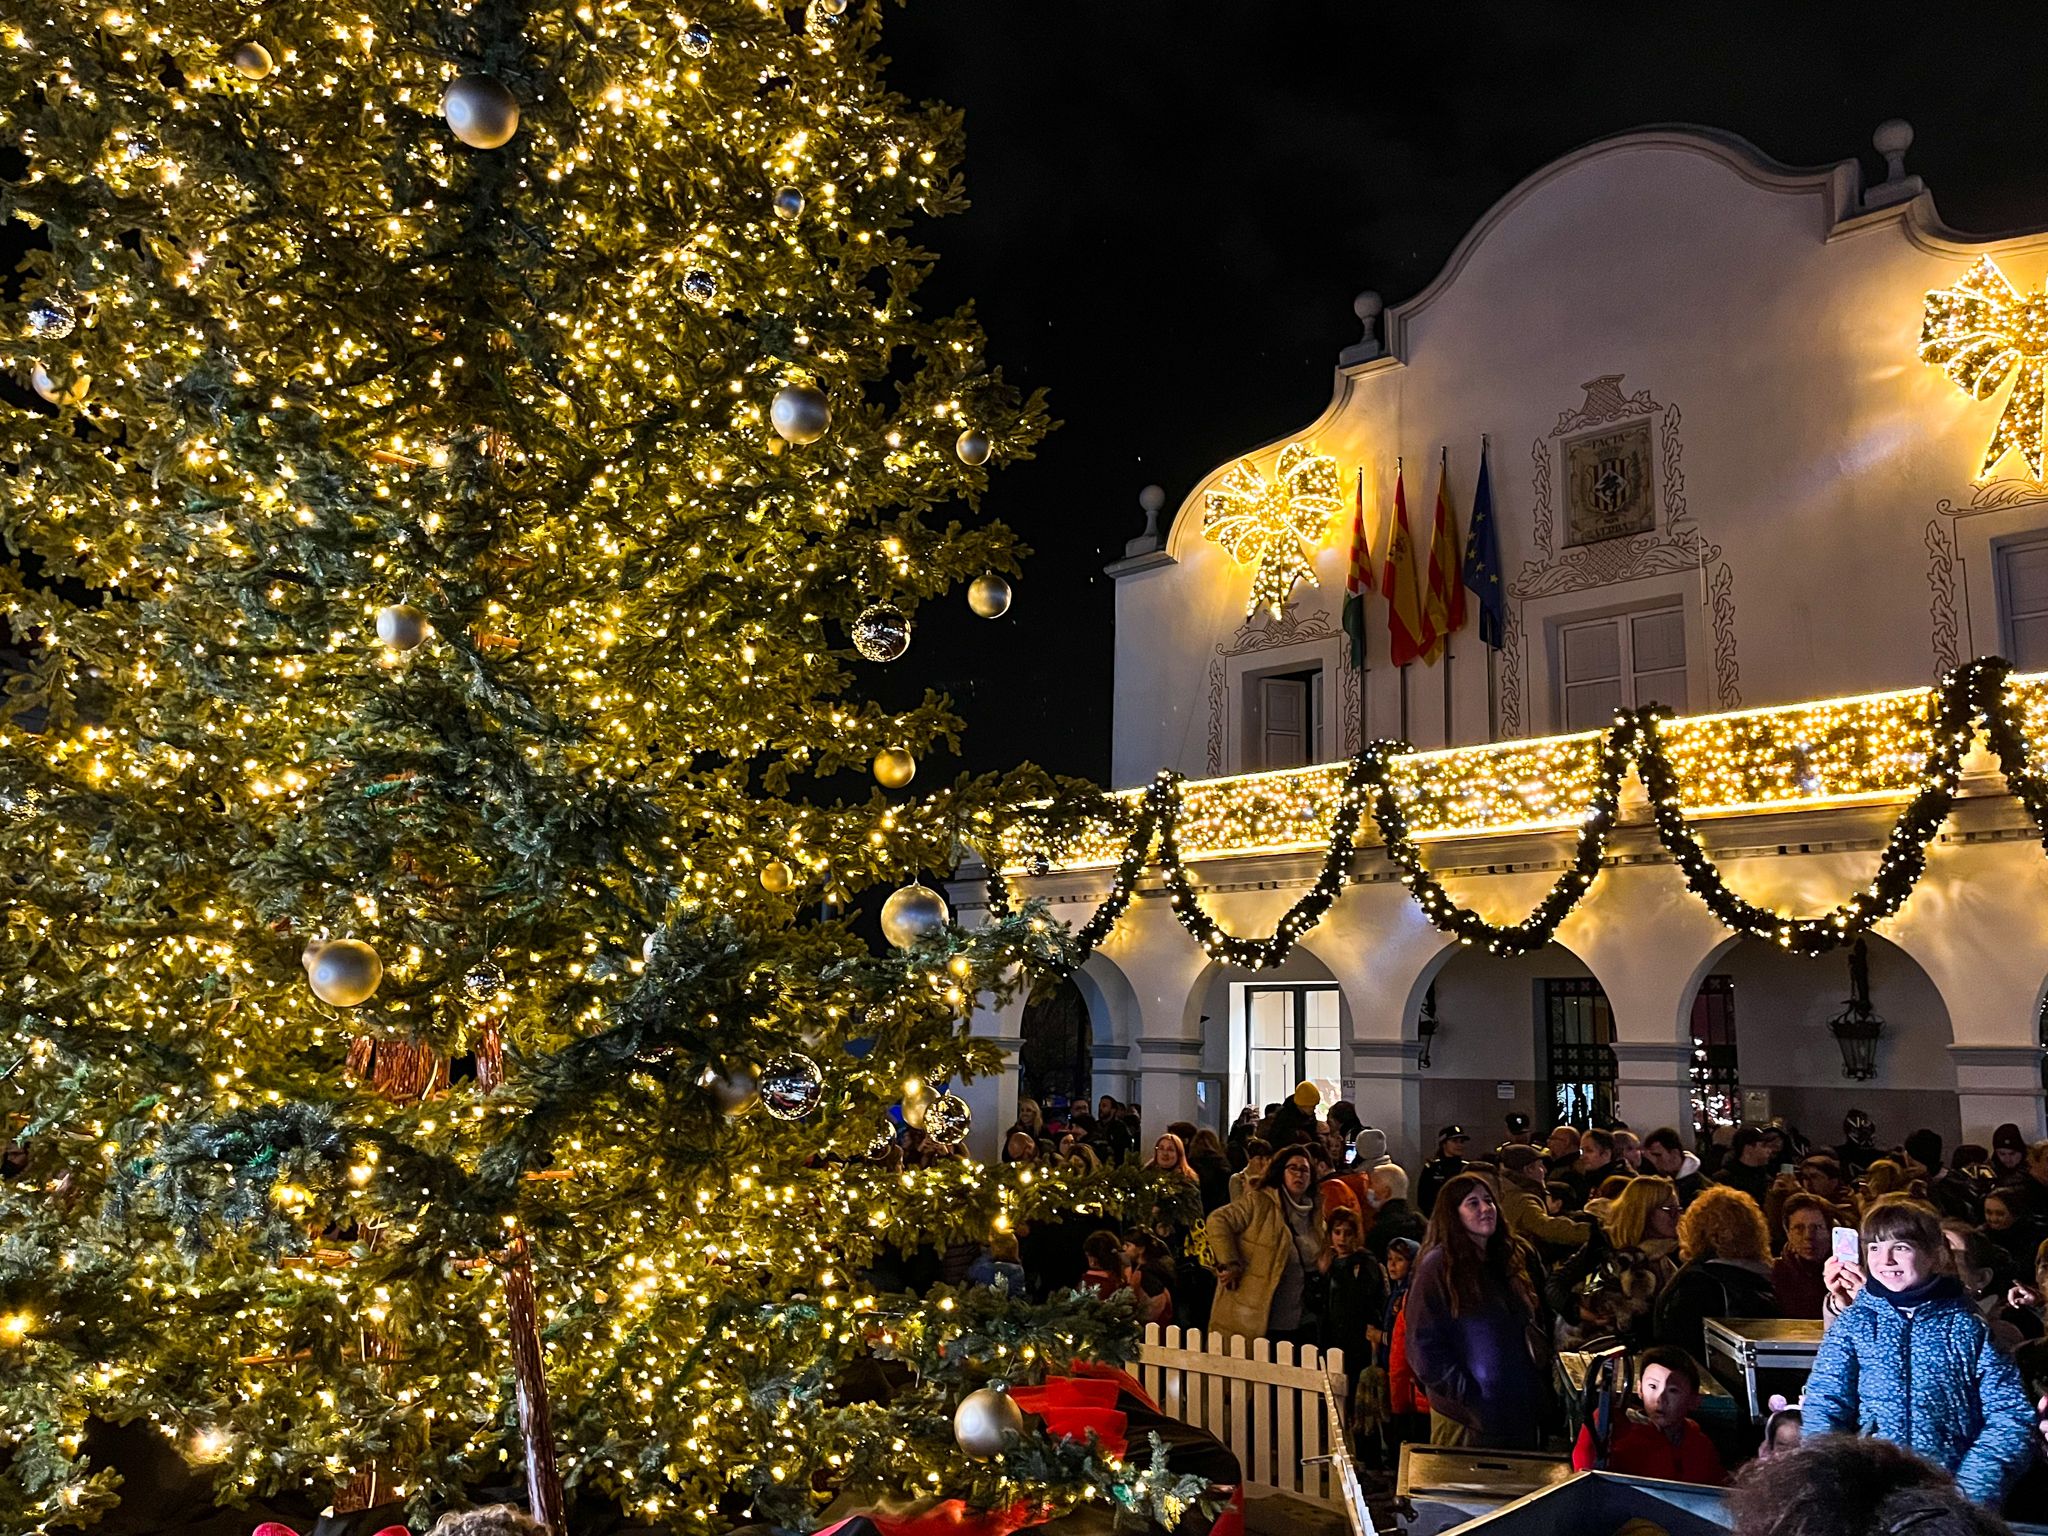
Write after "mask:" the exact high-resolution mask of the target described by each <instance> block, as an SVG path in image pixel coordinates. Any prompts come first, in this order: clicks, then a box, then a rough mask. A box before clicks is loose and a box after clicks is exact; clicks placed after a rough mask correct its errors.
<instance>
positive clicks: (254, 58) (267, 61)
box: [234, 42, 277, 80]
mask: <svg viewBox="0 0 2048 1536" xmlns="http://www.w3.org/2000/svg"><path fill="white" fill-rule="evenodd" d="M276 62H277V61H276V60H274V59H273V58H271V56H270V50H269V49H268V48H266V47H264V46H263V45H262V44H261V43H258V42H247V43H244V44H242V46H241V47H239V48H237V49H236V50H235V52H234V65H235V73H236V74H238V75H240V76H242V77H243V78H244V79H246V80H261V79H262V78H264V76H266V75H268V74H269V73H270V71H271V70H272V69H273V68H275V67H276Z"/></svg>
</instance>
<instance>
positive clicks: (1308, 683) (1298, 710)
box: [1245, 667, 1323, 771]
mask: <svg viewBox="0 0 2048 1536" xmlns="http://www.w3.org/2000/svg"><path fill="white" fill-rule="evenodd" d="M1246 681H1247V685H1248V686H1249V688H1250V690H1251V696H1250V699H1249V701H1248V702H1249V705H1250V711H1249V713H1250V719H1249V720H1248V721H1247V722H1246V726H1247V729H1246V731H1245V742H1246V745H1247V747H1248V749H1249V750H1248V754H1247V755H1248V756H1250V757H1252V758H1253V759H1254V761H1252V762H1250V763H1248V764H1247V765H1246V768H1247V771H1255V770H1258V769H1262V768H1306V767H1307V766H1308V765H1309V764H1311V763H1316V762H1320V761H1322V751H1323V741H1322V736H1323V721H1322V713H1323V711H1322V692H1323V669H1322V668H1321V667H1311V668H1309V669H1307V670H1306V671H1301V672H1279V673H1269V674H1267V675H1266V676H1264V677H1253V678H1248V679H1247V680H1246Z"/></svg>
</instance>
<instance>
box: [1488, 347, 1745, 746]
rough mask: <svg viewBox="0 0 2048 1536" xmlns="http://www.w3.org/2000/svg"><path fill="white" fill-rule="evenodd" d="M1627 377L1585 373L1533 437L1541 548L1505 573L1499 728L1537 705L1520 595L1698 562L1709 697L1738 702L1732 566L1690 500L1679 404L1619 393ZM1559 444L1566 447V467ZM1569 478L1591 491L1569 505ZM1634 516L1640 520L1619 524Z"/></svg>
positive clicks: (1726, 705)
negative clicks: (1646, 462) (1565, 481)
mask: <svg viewBox="0 0 2048 1536" xmlns="http://www.w3.org/2000/svg"><path fill="white" fill-rule="evenodd" d="M1622 377H1623V376H1622V375H1621V374H1618V373H1610V374H1602V375H1601V376H1600V377H1598V378H1595V379H1589V380H1588V381H1587V382H1586V383H1585V384H1583V385H1582V386H1580V387H1581V388H1583V389H1584V390H1585V392H1586V398H1585V400H1584V401H1583V402H1582V403H1580V404H1579V405H1578V406H1577V407H1575V408H1574V409H1571V410H1567V411H1560V412H1559V413H1558V417H1557V425H1556V426H1554V427H1552V428H1551V429H1550V432H1549V434H1548V435H1547V436H1544V437H1539V438H1537V439H1536V441H1535V442H1534V443H1533V444H1531V446H1530V459H1531V461H1532V462H1531V475H1532V489H1533V491H1534V493H1535V496H1534V510H1533V513H1532V516H1531V519H1530V527H1531V532H1532V533H1533V534H1534V536H1535V547H1536V551H1537V558H1536V559H1534V560H1528V561H1524V562H1523V565H1522V569H1521V571H1520V572H1519V573H1518V574H1517V575H1516V576H1515V578H1514V580H1512V581H1511V582H1509V584H1508V596H1509V598H1510V599H1512V601H1511V602H1510V603H1509V605H1508V622H1507V633H1506V635H1505V636H1504V637H1503V638H1504V640H1505V644H1504V645H1503V647H1502V655H1501V701H1500V719H1501V733H1502V735H1504V736H1521V735H1524V734H1526V733H1527V732H1528V731H1529V730H1530V729H1531V728H1532V727H1533V724H1534V717H1535V714H1536V711H1535V710H1534V709H1533V708H1532V707H1531V701H1530V700H1529V699H1528V698H1527V697H1526V696H1525V695H1526V689H1527V678H1528V667H1527V665H1526V657H1525V656H1524V654H1523V651H1524V647H1525V646H1526V645H1527V644H1528V643H1529V641H1528V633H1527V631H1526V629H1525V628H1524V626H1523V624H1522V622H1521V618H1520V605H1521V604H1522V603H1524V602H1526V601H1528V600H1529V599H1531V598H1539V597H1551V596H1554V595H1556V594H1558V593H1560V592H1586V591H1592V590H1594V589H1596V588H1599V587H1606V586H1613V585H1615V584H1616V583H1618V582H1625V581H1634V580H1636V579H1638V578H1640V577H1644V576H1655V575H1660V574H1663V573H1665V572H1669V571H1690V570H1701V571H1704V572H1705V575H1706V585H1707V602H1708V605H1709V613H1708V619H1709V622H1710V625H1711V627H1712V630H1713V637H1714V654H1713V674H1712V675H1713V686H1714V707H1715V708H1717V709H1738V708H1740V707H1741V705H1742V680H1741V669H1740V667H1739V666H1738V664H1737V661H1736V651H1735V572H1734V570H1733V569H1732V568H1731V567H1730V566H1729V565H1728V563H1727V562H1726V561H1725V560H1723V559H1722V558H1721V546H1720V545H1718V544H1715V543H1713V542H1711V541H1710V540H1709V539H1708V538H1707V537H1706V536H1705V535H1704V534H1703V533H1702V532H1701V531H1700V528H1699V524H1698V523H1697V522H1696V521H1695V519H1694V518H1693V516H1692V513H1691V511H1690V509H1689V508H1688V507H1687V505H1686V500H1685V471H1684V468H1683V466H1682V464H1681V462H1680V453H1681V444H1680V439H1679V430H1678V429H1679V423H1680V420H1681V417H1680V415H1679V410H1678V407H1677V406H1675V405H1672V406H1666V405H1662V404H1660V403H1659V402H1658V401H1657V400H1655V399H1654V398H1652V396H1651V394H1650V392H1649V391H1648V390H1647V389H1639V390H1637V391H1636V392H1635V393H1634V394H1632V395H1628V394H1623V393H1622V389H1621V381H1622ZM1589 433H1591V434H1594V435H1592V436H1588V435H1587V434H1589ZM1564 439H1571V440H1572V441H1570V442H1563V441H1561V440H1564ZM1588 445H1591V447H1590V451H1588ZM1603 445H1604V446H1603ZM1650 445H1654V446H1653V447H1652V446H1650ZM1560 448H1562V449H1564V450H1565V453H1564V455H1563V459H1564V462H1563V464H1562V466H1561V463H1560V457H1561V456H1560V453H1559V449H1560ZM1575 449H1576V450H1579V451H1578V460H1579V464H1578V471H1577V475H1576V478H1575V480H1574V481H1573V484H1572V485H1568V486H1567V487H1566V489H1565V491H1564V494H1563V497H1562V498H1560V493H1559V490H1558V486H1559V483H1560V476H1561V474H1564V473H1567V472H1569V470H1570V457H1571V454H1572V452H1573V450H1575ZM1643 452H1651V453H1652V454H1653V456H1654V459H1655V462H1656V464H1657V475H1656V479H1657V480H1659V481H1661V484H1658V485H1655V486H1652V485H1650V484H1649V483H1648V482H1647V480H1646V479H1644V477H1643V464H1642V462H1641V460H1640V455H1641V453H1643ZM1603 476H1604V477H1605V479H1604V481H1603V478H1602V477H1603ZM1573 486H1576V487H1577V490H1578V492H1579V493H1581V494H1582V495H1583V496H1584V497H1586V498H1590V499H1589V500H1587V501H1586V503H1585V505H1583V506H1577V507H1575V506H1574V505H1573V503H1572V500H1571V498H1572V495H1573ZM1560 499H1563V500H1564V501H1565V504H1566V507H1567V511H1566V521H1567V529H1566V532H1565V534H1564V537H1562V538H1560V537H1559V536H1558V527H1557V522H1558V505H1559V501H1560ZM1633 527H1642V529H1643V531H1641V532H1629V531H1625V530H1626V529H1628V528H1633ZM1589 537H1590V538H1591V542H1588V539H1589Z"/></svg>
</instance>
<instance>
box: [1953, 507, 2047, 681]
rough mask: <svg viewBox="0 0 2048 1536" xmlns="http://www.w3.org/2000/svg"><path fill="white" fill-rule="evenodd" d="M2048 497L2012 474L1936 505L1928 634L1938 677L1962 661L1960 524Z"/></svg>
mask: <svg viewBox="0 0 2048 1536" xmlns="http://www.w3.org/2000/svg"><path fill="white" fill-rule="evenodd" d="M2043 501H2048V486H2043V485H2042V483H2041V482H2040V481H2039V480H2032V479H2028V478H2025V477H2023V476H2011V477H2007V478H2005V479H2001V480H1987V481H1985V482H1984V483H1983V484H1982V485H1973V486H1971V487H1970V492H1969V494H1968V495H1967V496H1965V497H1963V498H1962V499H1961V500H1957V499H1956V498H1954V497H1950V496H1944V497H1942V498H1941V500H1939V501H1937V502H1936V503H1935V504H1934V510H1935V514H1936V515H1935V517H1934V519H1933V520H1932V521H1931V522H1929V523H1928V525H1927V535H1926V540H1925V542H1926V545H1927V590H1928V592H1929V594H1930V595H1931V599H1932V600H1931V601H1930V602H1929V603H1928V605H1927V611H1928V619H1929V639H1930V640H1931V641H1932V643H1933V652H1934V675H1935V676H1936V677H1937V678H1939V677H1940V676H1941V675H1942V674H1943V673H1945V672H1947V671H1948V670H1949V669H1950V668H1952V667H1955V666H1958V665H1960V664H1961V662H1962V660H1963V650H1964V645H1963V621H1962V615H1961V613H1960V611H1959V606H1958V605H1959V604H1960V602H1961V596H1960V592H1959V588H1960V585H1961V582H1962V551H1961V548H1960V544H1959V541H1958V540H1957V538H1956V529H1955V525H1956V524H1957V523H1958V522H1960V521H1961V520H1962V519H1963V518H1966V517H1977V516H1980V515H1981V514H1983V513H1986V512H2006V511H2010V510H2011V509H2013V508H2015V507H2024V506H2028V505H2030V504H2032V503H2035V502H2043Z"/></svg>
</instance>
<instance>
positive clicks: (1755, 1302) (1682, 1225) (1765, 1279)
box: [1652, 1184, 1781, 1359]
mask: <svg viewBox="0 0 2048 1536" xmlns="http://www.w3.org/2000/svg"><path fill="white" fill-rule="evenodd" d="M1678 1256H1679V1258H1680V1259H1682V1260H1683V1261H1684V1262H1683V1264H1681V1265H1680V1267H1679V1270H1678V1273H1677V1274H1675V1275H1673V1276H1672V1277H1671V1283H1670V1285H1668V1286H1666V1287H1665V1288H1664V1293H1663V1294H1662V1295H1661V1296H1659V1297H1658V1298H1657V1312H1656V1319H1655V1322H1654V1324H1653V1325H1652V1332H1653V1333H1654V1334H1655V1336H1656V1340H1657V1342H1658V1343H1659V1344H1671V1345H1676V1346H1677V1347H1678V1348H1680V1349H1683V1350H1685V1351H1687V1352H1688V1353H1690V1354H1691V1355H1692V1356H1693V1358H1694V1359H1702V1358H1704V1357H1705V1355H1706V1321H1707V1319H1708V1318H1710V1317H1778V1316H1780V1315H1781V1314H1780V1313H1779V1311H1778V1299H1777V1295H1776V1293H1775V1292H1774V1291H1773V1290H1772V1288H1771V1234H1770V1229H1769V1228H1767V1227H1766V1226H1765V1225H1764V1213H1763V1211H1762V1209H1761V1208H1760V1207H1759V1206H1758V1205H1757V1203H1756V1201H1754V1200H1752V1199H1751V1198H1750V1197H1749V1196H1748V1195H1746V1194H1744V1193H1743V1192H1742V1191H1741V1190H1739V1189H1735V1188H1732V1187H1731V1186H1729V1185H1726V1184H1709V1185H1707V1186H1706V1188H1704V1189H1702V1190H1701V1191H1700V1193H1699V1198H1698V1199H1696V1200H1694V1201H1693V1203H1692V1204H1691V1205H1689V1206H1687V1207H1686V1208H1685V1214H1684V1215H1682V1216H1681V1217H1679V1218H1678Z"/></svg>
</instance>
